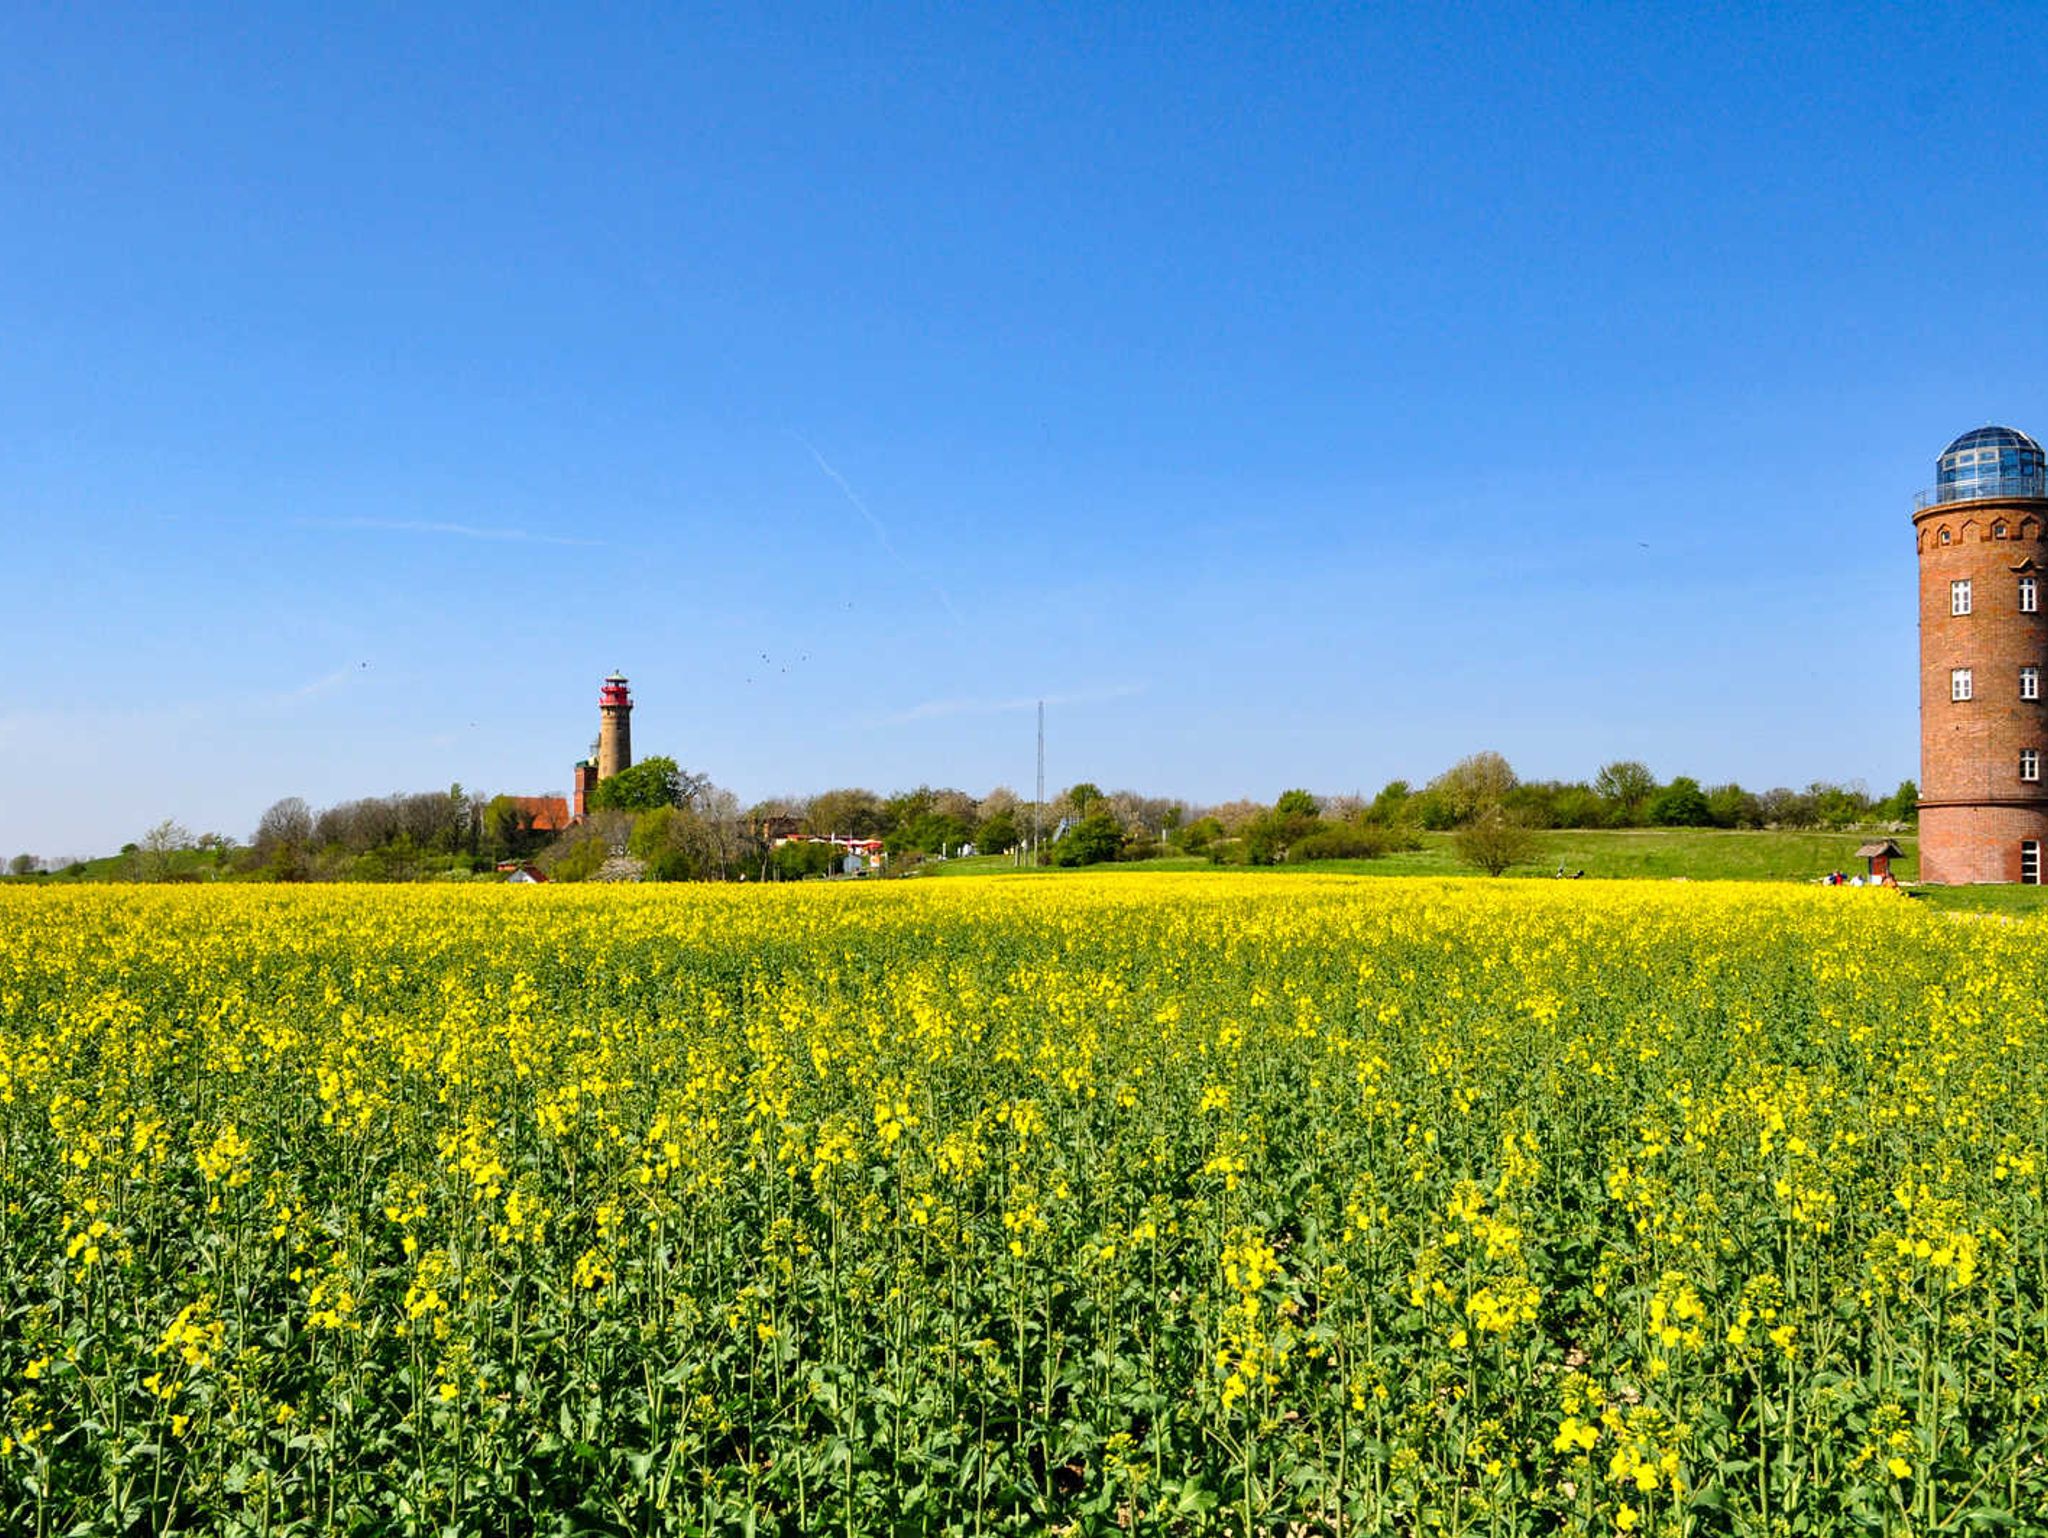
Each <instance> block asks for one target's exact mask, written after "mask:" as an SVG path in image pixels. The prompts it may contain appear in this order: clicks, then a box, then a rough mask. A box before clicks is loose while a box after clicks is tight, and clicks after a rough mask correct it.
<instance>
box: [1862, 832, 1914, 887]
mask: <svg viewBox="0 0 2048 1538" xmlns="http://www.w3.org/2000/svg"><path fill="white" fill-rule="evenodd" d="M1904 853H1905V851H1904V850H1903V849H1901V848H1899V846H1898V845H1897V844H1896V843H1894V842H1893V841H1892V840H1891V839H1888V838H1880V839H1873V840H1872V841H1871V842H1870V843H1867V844H1865V845H1864V846H1863V847H1862V848H1861V849H1858V850H1857V851H1856V858H1857V859H1859V860H1868V861H1869V862H1870V879H1871V880H1872V881H1882V880H1884V878H1885V877H1887V876H1889V875H1890V874H1891V873H1892V861H1893V860H1894V859H1896V858H1897V857H1898V856H1899V855H1902V854H1904Z"/></svg>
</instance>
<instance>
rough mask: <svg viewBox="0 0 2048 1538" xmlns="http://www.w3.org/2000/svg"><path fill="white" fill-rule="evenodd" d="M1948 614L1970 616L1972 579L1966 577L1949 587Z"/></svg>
mask: <svg viewBox="0 0 2048 1538" xmlns="http://www.w3.org/2000/svg"><path fill="white" fill-rule="evenodd" d="M1948 612H1949V613H1951V614H1968V613H1969V612H1970V579H1969V578H1968V577H1964V578H1962V579H1961V580H1960V581H1957V582H1951V583H1950V584H1949V585H1948Z"/></svg>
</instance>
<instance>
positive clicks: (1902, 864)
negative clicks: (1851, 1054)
mask: <svg viewBox="0 0 2048 1538" xmlns="http://www.w3.org/2000/svg"><path fill="white" fill-rule="evenodd" d="M1876 836H1878V835H1873V834H1869V833H1824V832H1813V831H1791V830H1787V831H1778V830H1747V829H1722V828H1594V829H1578V828H1557V829H1548V830H1545V831H1542V832H1539V833H1537V834H1536V835H1535V839H1536V848H1537V854H1536V858H1535V859H1533V860H1531V861H1530V862H1529V863H1528V864H1527V865H1518V866H1516V867H1515V868H1514V869H1513V870H1512V871H1510V872H1509V875H1510V877H1514V876H1554V875H1556V873H1557V868H1558V867H1559V866H1560V865H1562V866H1563V867H1564V868H1565V870H1566V871H1568V872H1569V871H1580V870H1582V871H1584V872H1585V873H1586V875H1587V877H1588V878H1594V877H1602V878H1619V877H1650V878H1667V879H1668V878H1675V877H1681V876H1682V877H1687V878H1689V879H1691V880H1695V881H1812V880H1817V879H1819V878H1820V877H1821V876H1823V875H1825V874H1826V873H1827V872H1829V871H1831V870H1839V871H1846V872H1849V873H1850V874H1855V873H1858V872H1860V871H1861V870H1862V869H1863V862H1862V861H1861V860H1858V859H1856V858H1855V853H1856V847H1857V845H1859V844H1861V843H1863V842H1865V841H1866V840H1867V839H1869V838H1872V837H1876ZM1892 836H1893V837H1894V838H1896V839H1897V841H1898V844H1899V847H1900V848H1901V849H1902V850H1904V851H1905V857H1904V858H1903V859H1901V860H1898V861H1895V862H1894V863H1893V866H1892V870H1893V873H1894V874H1895V875H1897V876H1898V878H1899V879H1900V880H1901V881H1911V880H1913V879H1914V878H1915V877H1916V876H1917V875H1918V874H1919V841H1918V840H1917V839H1916V838H1915V837H1914V835H1912V834H1911V833H1901V834H1894V835H1892ZM1422 839H1423V843H1422V847H1421V848H1420V849H1411V850H1406V851H1403V852H1401V853H1399V854H1390V855H1386V856H1384V857H1383V858H1381V859H1377V860H1325V861H1317V862H1313V863H1310V864H1304V865H1287V866H1276V867H1271V869H1272V871H1273V873H1274V874H1275V875H1284V874H1286V873H1287V872H1289V871H1304V870H1316V871H1355V872H1357V873H1358V874H1360V875H1368V876H1458V875H1469V874H1471V872H1470V871H1469V870H1468V869H1467V867H1466V866H1465V865H1463V864H1462V863H1460V861H1459V859H1458V854H1457V850H1456V848H1455V847H1454V844H1453V840H1452V835H1450V834H1448V833H1425V834H1423V835H1422ZM1117 868H1118V869H1120V870H1206V869H1209V868H1210V867H1209V862H1208V861H1207V860H1204V859H1197V858H1190V857H1186V856H1182V857H1178V858H1172V859H1162V860H1140V861H1135V862H1133V863H1132V864H1130V865H1125V866H1119V867H1117ZM1016 869H1017V867H1016V866H1015V865H1014V864H1013V863H1012V862H1011V861H1010V860H1009V858H1008V857H1007V856H1003V855H989V856H980V857H977V858H974V859H971V860H948V861H945V862H943V863H934V864H930V865H927V866H925V867H924V873H926V874H929V875H945V876H971V875H1000V874H1003V873H1005V872H1013V871H1015V870H1016Z"/></svg>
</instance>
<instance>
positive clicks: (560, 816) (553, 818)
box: [512, 796, 569, 833]
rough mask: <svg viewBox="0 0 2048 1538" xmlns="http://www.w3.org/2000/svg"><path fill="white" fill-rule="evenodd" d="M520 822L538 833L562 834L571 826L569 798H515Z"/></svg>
mask: <svg viewBox="0 0 2048 1538" xmlns="http://www.w3.org/2000/svg"><path fill="white" fill-rule="evenodd" d="M512 801H513V804H514V805H516V806H517V807H518V808H519V816H520V820H521V821H523V822H525V823H526V825H527V826H528V827H529V828H531V829H532V830H533V831H534V832H536V833H561V832H563V831H565V830H566V829H567V828H568V826H569V798H568V797H567V796H514V797H513V798H512Z"/></svg>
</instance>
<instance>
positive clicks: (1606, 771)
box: [1593, 758, 1657, 824]
mask: <svg viewBox="0 0 2048 1538" xmlns="http://www.w3.org/2000/svg"><path fill="white" fill-rule="evenodd" d="M1593 790H1594V792H1595V794H1597V795H1598V796H1599V797H1600V799H1601V800H1603V801H1605V802H1606V803H1607V804H1608V805H1609V806H1611V807H1613V808H1614V811H1615V817H1614V820H1615V821H1616V822H1618V823H1623V824H1628V823H1638V822H1641V821H1642V820H1643V810H1644V808H1645V807H1647V806H1648V805H1649V804H1650V797H1652V796H1653V795H1655V794H1656V793H1657V776H1655V775H1654V774H1652V773H1650V766H1649V765H1648V764H1645V763H1642V762H1640V761H1638V760H1636V759H1633V758H1618V759H1616V760H1615V761H1614V762H1613V763H1611V764H1602V765H1601V766H1600V772H1599V773H1598V774H1596V775H1594V776H1593Z"/></svg>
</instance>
